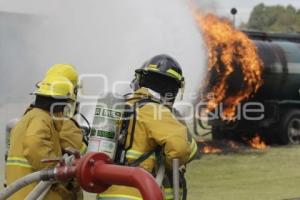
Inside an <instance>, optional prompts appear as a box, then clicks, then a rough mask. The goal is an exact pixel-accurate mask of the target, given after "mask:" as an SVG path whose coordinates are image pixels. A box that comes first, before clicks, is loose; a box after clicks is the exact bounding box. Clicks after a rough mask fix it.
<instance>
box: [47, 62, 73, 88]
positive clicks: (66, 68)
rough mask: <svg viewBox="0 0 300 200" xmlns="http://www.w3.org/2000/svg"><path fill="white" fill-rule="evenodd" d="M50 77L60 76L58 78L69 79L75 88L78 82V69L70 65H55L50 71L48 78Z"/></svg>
mask: <svg viewBox="0 0 300 200" xmlns="http://www.w3.org/2000/svg"><path fill="white" fill-rule="evenodd" d="M50 75H56V76H57V75H58V76H64V77H66V78H67V79H69V80H70V81H71V82H72V84H73V86H74V87H76V86H77V82H78V74H77V71H76V69H75V68H74V67H73V66H72V65H70V64H55V65H53V66H52V67H50V69H48V71H47V73H46V76H50Z"/></svg>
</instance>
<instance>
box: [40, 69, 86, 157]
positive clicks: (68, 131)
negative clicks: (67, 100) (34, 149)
mask: <svg viewBox="0 0 300 200" xmlns="http://www.w3.org/2000/svg"><path fill="white" fill-rule="evenodd" d="M45 76H64V77H66V78H67V79H68V80H69V81H71V82H72V84H73V87H74V95H75V98H77V92H78V90H79V89H80V88H81V86H80V84H79V83H78V82H79V81H78V73H77V71H76V69H75V68H74V66H73V65H71V64H55V65H53V66H52V67H50V68H49V69H48V71H47V73H46V75H45ZM70 105H71V107H70V108H69V109H68V110H69V112H70V113H69V117H70V119H67V120H64V122H63V126H62V129H61V131H60V133H59V134H60V145H61V148H62V149H67V148H72V149H75V150H78V151H80V153H81V154H84V153H85V152H86V149H87V146H86V144H85V143H84V142H83V136H82V131H81V129H80V127H79V125H78V123H77V122H76V120H75V119H74V118H73V115H74V114H75V113H76V112H77V104H76V102H75V101H74V104H70Z"/></svg>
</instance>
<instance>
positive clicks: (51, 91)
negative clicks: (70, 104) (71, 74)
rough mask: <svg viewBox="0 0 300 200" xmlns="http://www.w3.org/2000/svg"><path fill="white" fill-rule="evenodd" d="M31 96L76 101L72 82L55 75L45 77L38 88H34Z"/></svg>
mask: <svg viewBox="0 0 300 200" xmlns="http://www.w3.org/2000/svg"><path fill="white" fill-rule="evenodd" d="M33 94H35V95H41V96H50V97H53V98H63V99H64V98H65V99H71V100H74V101H75V100H76V97H75V94H74V86H73V84H72V82H71V81H70V80H68V79H67V78H66V77H64V76H57V75H48V76H46V77H45V78H44V79H43V80H42V81H41V82H40V83H39V87H37V88H36V90H35V91H34V92H33Z"/></svg>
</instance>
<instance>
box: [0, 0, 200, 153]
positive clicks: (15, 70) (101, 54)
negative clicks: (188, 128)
mask: <svg viewBox="0 0 300 200" xmlns="http://www.w3.org/2000/svg"><path fill="white" fill-rule="evenodd" d="M0 5H1V8H0V27H1V31H0V58H1V59H0V72H1V80H0V82H1V84H0V91H1V97H0V126H1V130H4V128H5V123H6V122H7V121H8V120H9V119H10V118H12V117H15V116H16V115H21V114H22V113H23V111H24V109H25V107H26V105H28V104H29V103H30V101H31V98H30V96H29V95H28V94H29V93H30V92H32V90H33V89H34V84H35V83H36V82H37V81H39V80H41V79H42V76H43V74H44V73H45V72H46V70H47V68H48V67H49V66H51V65H52V64H54V63H72V64H74V65H75V66H76V68H77V69H78V71H79V72H80V73H82V74H85V73H93V74H95V73H101V74H104V75H106V76H107V77H108V79H109V86H111V85H112V84H113V82H115V81H120V80H122V81H130V80H131V79H132V78H133V74H134V69H136V68H139V67H140V66H141V65H142V64H143V62H144V61H145V60H147V59H149V58H151V57H152V56H154V55H156V54H161V53H164V54H169V55H171V56H173V57H174V58H176V59H177V61H178V62H179V63H180V64H181V65H182V67H183V71H184V76H185V78H186V89H185V96H184V100H185V101H192V100H193V99H192V98H190V96H191V93H192V92H194V91H197V90H198V89H199V88H200V83H201V78H202V77H203V76H204V75H203V71H202V69H204V65H205V61H206V57H205V56H204V55H205V54H204V52H205V49H204V48H205V46H204V44H203V41H202V37H201V35H200V33H199V31H198V29H197V26H196V25H195V22H194V19H193V16H192V13H191V12H190V9H189V6H188V4H187V3H186V2H185V1H182V0H151V1H147V0H101V1H99V0H44V1H40V0H26V1H21V0H0ZM86 87H87V88H89V89H90V90H92V91H93V92H97V93H100V92H101V91H100V90H101V88H102V87H101V85H99V84H96V83H95V82H94V84H93V82H92V83H89V84H87V85H86ZM98 88H99V89H98ZM98 90H99V91H98ZM8 105H9V106H8ZM12 105H14V106H12ZM3 136H4V134H2V135H1V137H0V141H1V143H2V144H1V146H0V147H1V148H3V146H4V145H3V141H4V139H3ZM0 152H1V154H0V159H1V158H2V157H3V155H2V154H3V151H0Z"/></svg>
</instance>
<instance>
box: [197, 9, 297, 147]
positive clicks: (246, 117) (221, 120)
mask: <svg viewBox="0 0 300 200" xmlns="http://www.w3.org/2000/svg"><path fill="white" fill-rule="evenodd" d="M196 19H197V22H198V24H199V27H200V28H201V31H202V33H203V35H204V38H205V41H206V45H207V48H208V70H207V74H208V75H207V77H206V80H205V83H204V87H203V88H202V90H201V91H202V93H204V98H201V99H199V100H198V101H197V102H196V103H197V112H196V117H195V119H196V121H197V123H198V124H200V125H201V126H203V116H204V117H205V118H206V120H207V121H208V123H209V124H210V125H211V131H212V138H213V139H235V140H241V139H242V140H243V139H245V138H248V139H249V138H258V137H261V138H263V139H264V140H266V141H268V142H276V143H280V144H299V143H300V94H299V88H300V76H299V73H300V35H299V34H278V33H263V32H255V31H240V30H237V29H235V28H234V27H233V26H232V25H231V23H230V22H229V21H228V20H226V19H219V18H217V17H216V16H214V15H206V16H204V15H202V14H200V13H198V14H196Z"/></svg>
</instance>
